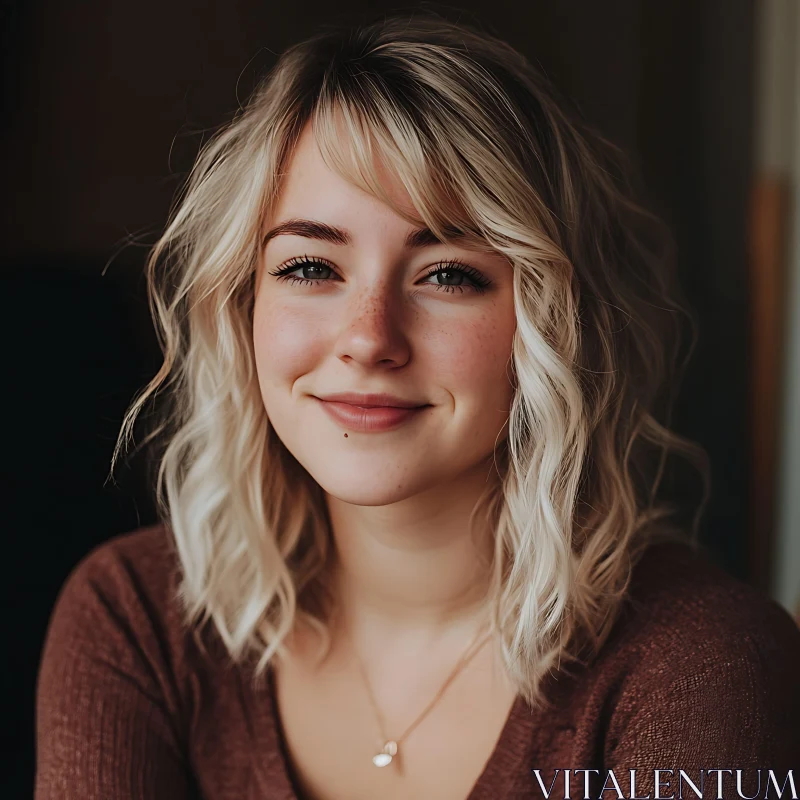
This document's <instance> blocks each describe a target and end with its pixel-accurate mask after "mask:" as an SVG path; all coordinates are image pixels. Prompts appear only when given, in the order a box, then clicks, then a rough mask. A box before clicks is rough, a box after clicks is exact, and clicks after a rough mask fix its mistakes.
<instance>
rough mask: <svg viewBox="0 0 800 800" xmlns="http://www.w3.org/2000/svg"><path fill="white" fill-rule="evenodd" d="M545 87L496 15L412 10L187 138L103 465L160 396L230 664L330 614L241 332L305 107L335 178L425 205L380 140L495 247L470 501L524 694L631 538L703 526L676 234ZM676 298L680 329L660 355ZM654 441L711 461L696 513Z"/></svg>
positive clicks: (627, 560) (167, 447) (310, 511)
mask: <svg viewBox="0 0 800 800" xmlns="http://www.w3.org/2000/svg"><path fill="white" fill-rule="evenodd" d="M556 97H557V94H556V91H555V89H554V88H553V87H552V86H551V85H549V84H548V82H547V81H546V79H545V78H544V77H543V76H542V75H541V74H540V73H539V72H538V71H537V70H536V69H535V68H534V67H533V66H532V65H531V64H530V63H529V62H528V61H527V60H526V59H525V58H524V57H523V56H522V55H521V54H520V53H518V52H517V51H515V50H514V49H513V48H512V47H510V46H509V45H508V44H506V43H504V42H503V41H501V40H499V39H498V38H496V37H495V36H493V35H490V34H488V33H485V32H483V31H481V30H478V29H477V28H474V27H472V26H469V25H465V24H456V23H453V22H449V21H447V20H445V19H443V18H441V17H440V16H438V15H434V14H430V13H420V12H414V13H404V14H398V15H393V16H388V17H382V18H380V19H379V20H378V21H375V22H372V23H363V24H361V25H357V26H355V27H353V28H346V27H335V26H334V27H328V28H325V29H323V30H321V31H320V32H319V33H318V34H316V35H314V36H312V37H311V38H309V39H307V40H306V41H303V42H301V43H299V44H296V45H294V46H293V47H290V48H289V49H288V50H287V51H286V52H284V53H283V54H282V55H281V57H280V58H279V60H278V61H277V64H276V65H275V66H274V68H273V69H272V70H271V72H270V73H269V74H268V75H267V77H266V79H265V80H264V81H263V82H262V83H261V84H260V85H259V86H258V87H257V89H256V90H255V92H254V93H253V95H252V97H251V98H250V100H249V102H248V103H247V105H246V106H245V107H244V108H242V109H240V111H239V112H238V113H237V115H236V117H235V118H234V119H233V120H232V121H231V122H230V123H229V124H227V125H225V126H224V127H222V128H221V129H220V130H219V131H218V132H217V133H216V134H215V135H214V137H213V138H212V139H211V140H210V141H208V142H207V143H206V144H205V146H204V147H203V148H202V150H201V152H200V154H199V156H198V158H197V161H196V163H195V166H194V168H193V170H192V172H191V174H190V175H189V178H188V180H187V181H186V184H185V186H184V188H183V190H182V192H181V194H180V195H179V197H178V198H177V200H176V204H175V206H174V207H173V210H172V212H171V215H170V220H169V223H168V225H167V227H166V230H165V232H164V233H163V235H162V236H161V238H160V239H159V241H158V242H157V243H156V244H155V246H154V247H153V249H152V251H151V253H150V255H149V258H148V262H147V278H148V289H149V295H150V306H151V311H152V314H153V317H154V319H155V321H156V323H157V329H158V334H159V340H160V343H161V347H162V350H163V353H164V361H163V365H162V366H161V368H160V370H159V371H158V374H157V375H156V376H155V377H154V378H153V379H152V381H151V382H150V383H149V384H148V385H147V386H146V387H145V388H144V389H143V390H142V391H141V392H140V393H139V394H138V395H137V397H136V398H135V400H134V401H133V403H132V405H131V407H130V408H129V410H128V412H127V413H126V416H125V418H124V420H123V424H122V429H121V431H120V435H119V439H118V441H117V445H116V448H115V451H114V456H113V460H112V471H113V469H114V464H115V463H116V461H117V459H118V457H119V454H120V450H121V449H122V448H123V446H125V445H127V444H129V443H130V441H131V439H132V434H133V426H134V422H135V420H136V418H137V415H138V414H139V413H140V411H142V409H143V407H144V406H145V404H146V403H147V401H148V400H149V399H155V397H156V395H157V394H159V393H163V395H164V396H165V398H166V400H167V401H168V404H167V405H166V406H165V408H164V410H163V411H162V412H161V413H160V414H159V415H158V416H157V417H156V419H157V424H156V425H155V427H154V428H153V430H152V431H151V433H150V434H149V436H148V437H147V438H146V439H145V442H143V444H144V443H146V442H148V441H150V440H151V439H154V437H155V441H160V442H162V443H163V452H161V453H160V454H159V458H158V473H157V476H156V497H157V502H158V508H159V513H160V515H161V517H162V518H163V519H164V520H165V521H166V522H167V525H168V527H169V528H170V529H171V531H172V535H173V537H174V542H175V545H176V551H177V554H178V556H179V560H180V566H181V583H180V594H179V597H180V600H181V603H182V607H183V609H184V613H185V617H186V623H187V625H188V626H190V627H192V629H193V630H195V631H196V630H198V629H199V627H200V626H201V625H203V624H205V623H210V624H211V625H212V627H213V630H214V631H215V632H216V634H217V635H218V637H219V639H220V640H221V641H222V643H223V644H224V650H225V652H226V653H227V654H228V656H229V657H230V659H232V660H233V661H235V662H237V663H242V662H243V661H244V660H245V658H249V657H250V656H254V657H255V658H256V659H257V663H256V665H255V671H254V677H255V678H258V677H259V676H263V674H265V670H266V668H267V666H268V664H269V663H270V661H271V659H272V658H273V657H274V656H275V655H276V654H277V655H278V656H280V655H282V654H283V652H284V649H283V648H284V639H285V637H286V636H287V634H288V633H289V632H290V630H291V629H292V627H293V625H294V623H295V621H296V619H302V620H304V621H305V622H307V623H309V624H311V625H313V626H314V627H315V628H316V629H317V630H318V631H320V632H321V633H322V634H323V636H324V635H325V633H326V631H327V624H326V623H327V622H328V621H329V616H328V614H329V611H330V608H331V602H332V598H331V597H330V591H329V587H328V586H327V584H326V575H327V574H328V569H327V568H328V566H329V565H330V559H331V557H332V547H331V538H330V524H329V519H328V516H327V511H326V508H325V503H324V493H323V492H322V490H321V488H320V487H319V485H318V484H317V483H316V481H314V480H313V478H311V476H310V475H309V474H308V473H307V472H306V470H305V469H304V468H303V467H302V466H301V465H300V464H299V463H298V462H297V461H296V460H295V459H294V458H293V457H292V455H291V453H289V452H288V450H287V449H286V447H285V446H284V445H283V443H282V442H281V441H280V439H279V438H278V436H277V435H276V433H275V431H274V430H273V428H272V427H271V425H270V421H269V419H268V418H267V415H266V412H265V409H264V405H263V400H262V397H261V395H260V391H259V386H258V383H257V379H256V371H255V364H254V356H253V342H252V308H253V277H254V272H255V268H256V264H257V258H258V254H259V248H260V231H261V229H262V224H263V220H264V219H265V215H267V214H268V213H269V210H270V209H271V208H272V207H273V204H274V202H275V199H276V197H277V195H278V192H279V189H280V177H281V174H282V170H283V169H284V168H285V165H286V163H287V158H288V157H289V155H290V154H291V152H292V148H293V146H294V144H295V143H296V141H297V138H298V135H299V133H300V131H301V130H302V129H303V128H304V126H305V125H306V123H310V124H311V126H312V129H313V133H314V135H315V137H316V139H317V142H318V144H319V147H320V150H321V152H322V154H323V157H324V159H325V161H326V163H328V164H329V166H330V167H331V168H332V169H335V170H337V171H338V172H339V174H341V175H342V176H343V177H345V178H346V179H347V180H349V181H351V182H352V183H353V184H355V185H356V186H359V187H360V188H362V189H364V190H366V191H368V192H370V193H372V194H373V195H374V196H375V197H377V198H379V199H380V200H382V201H383V202H385V203H387V204H388V205H389V206H391V207H392V208H393V209H394V210H395V211H396V212H397V213H398V214H400V215H401V216H404V217H405V218H406V219H408V221H409V222H418V220H412V219H410V218H409V217H408V216H407V212H403V210H402V209H399V208H396V207H395V206H394V205H393V204H392V202H391V199H390V197H388V196H387V195H386V193H385V191H384V188H383V187H382V185H381V183H380V181H379V180H378V177H377V175H376V172H375V164H374V156H375V155H376V154H380V156H381V157H382V159H383V162H384V163H385V164H387V165H389V166H390V168H391V169H392V170H393V173H394V174H396V176H397V178H398V179H399V180H400V181H402V184H403V185H404V186H405V188H406V189H407V191H408V193H409V195H410V197H411V199H412V201H413V203H414V206H415V209H416V211H417V212H418V214H419V215H420V217H421V218H422V219H423V220H424V222H425V224H426V225H427V226H428V227H429V228H430V229H431V230H432V231H433V232H434V233H435V234H436V235H437V236H438V237H439V238H440V239H442V240H443V241H447V240H448V238H449V234H451V233H452V232H453V230H455V231H457V232H458V233H460V234H462V235H466V236H467V237H469V238H470V239H471V240H474V241H475V242H476V243H480V244H481V245H482V246H489V247H490V248H492V249H493V250H496V251H498V252H500V253H503V254H505V256H507V258H508V259H509V261H510V262H511V264H512V267H513V272H514V275H513V291H514V303H515V308H516V319H517V330H516V333H515V338H514V343H513V353H512V357H511V360H510V365H509V368H510V370H511V372H512V373H513V379H514V387H515V394H514V398H513V401H512V405H511V408H510V416H509V420H508V435H507V437H506V438H505V439H504V440H503V442H502V443H500V444H499V445H498V446H497V447H496V448H495V463H496V465H497V469H498V473H499V476H500V478H501V480H499V481H497V482H495V485H493V486H490V487H489V488H488V489H487V492H486V494H485V495H484V496H483V497H482V498H481V499H480V501H479V503H478V505H477V506H476V511H475V514H474V515H473V516H474V517H475V518H478V516H480V517H481V518H482V519H483V520H489V521H490V523H491V525H492V526H493V528H492V529H493V530H494V531H496V534H495V550H494V559H493V564H492V565H491V573H492V578H491V592H490V595H489V598H488V602H489V603H490V607H491V619H492V623H493V627H494V630H495V632H496V634H497V635H498V637H499V639H500V641H501V643H502V652H503V654H504V658H505V661H506V665H507V668H508V672H509V675H510V676H511V677H512V679H513V680H514V682H515V684H516V685H517V686H518V688H519V691H520V693H521V694H523V695H524V697H525V698H526V700H527V701H528V702H529V703H530V704H532V705H533V704H537V703H539V702H546V701H545V699H544V696H543V692H542V691H541V683H542V679H543V678H544V677H545V675H546V673H547V672H549V671H550V670H551V669H552V668H553V666H554V665H556V664H557V665H558V666H559V667H563V666H564V665H562V661H563V662H565V663H566V662H569V661H580V660H581V659H582V658H584V657H585V656H588V657H589V658H590V657H591V655H592V654H594V653H596V652H597V651H598V650H599V648H600V647H601V646H602V644H603V642H604V641H605V639H606V638H607V636H608V634H609V632H610V630H611V628H612V626H613V624H614V622H615V620H616V619H617V617H618V615H619V612H620V609H621V603H622V601H623V600H624V597H625V594H626V590H627V588H628V584H629V580H630V574H631V568H632V566H633V565H634V564H635V562H636V561H637V560H638V558H639V557H640V555H641V553H642V552H643V551H644V549H645V548H646V547H647V546H648V544H650V543H651V542H653V541H655V540H656V539H679V540H685V541H687V542H689V543H692V539H691V535H692V534H693V535H695V536H696V535H697V528H698V524H699V519H700V516H701V514H702V512H703V510H704V506H705V504H706V501H707V497H708V493H709V485H710V468H709V464H708V458H707V455H706V453H705V451H704V450H703V449H702V448H701V447H700V446H699V445H697V444H696V443H693V442H691V441H689V440H687V439H685V438H682V437H681V436H679V435H677V434H676V433H674V432H673V431H671V430H670V429H669V416H670V414H671V407H672V402H673V399H674V397H669V396H666V395H668V393H669V390H670V389H672V390H674V389H675V387H676V385H677V380H678V378H679V374H680V370H682V369H683V367H685V363H686V359H688V357H689V354H690V353H691V350H692V349H693V347H694V340H695V338H696V337H695V335H694V334H695V331H696V326H695V322H694V321H693V319H692V314H691V313H690V312H689V311H688V310H687V305H686V303H685V301H684V300H682V299H681V298H680V293H679V289H678V286H677V285H676V281H675V275H674V255H673V245H672V241H671V237H670V236H669V233H668V232H667V230H666V229H665V227H664V225H663V224H662V223H661V222H660V220H659V219H658V218H656V217H655V216H653V215H652V214H650V213H648V212H647V211H645V210H644V209H643V208H642V207H640V206H639V205H637V204H636V203H635V202H634V201H633V199H632V196H633V189H632V184H631V179H630V177H628V172H630V170H629V168H628V167H627V165H626V161H625V159H624V157H623V155H622V154H621V153H620V151H619V150H618V149H617V148H616V147H614V146H613V145H612V144H610V143H609V142H608V141H606V140H605V139H603V138H602V137H601V136H600V135H599V134H597V133H596V132H595V131H593V130H592V129H591V128H590V127H588V126H587V125H586V124H585V123H583V122H582V121H581V120H580V119H579V118H578V115H577V114H572V116H568V115H567V112H566V111H565V110H564V108H563V107H562V106H563V105H564V104H562V103H558V104H557V102H556V99H555V98H556ZM336 121H339V122H341V123H342V124H343V125H344V126H345V129H346V131H347V134H348V135H347V137H341V136H338V135H337V133H338V132H339V129H337V128H335V127H334V123H335V122H336ZM682 320H683V321H684V322H688V323H689V327H690V329H691V331H692V333H693V338H692V341H691V347H690V348H689V354H687V356H686V359H685V360H684V361H683V362H682V363H681V364H678V354H679V350H680V344H681V342H682V331H681V321H682ZM665 397H666V400H665ZM659 417H660V418H661V420H662V421H659V420H658V418H659ZM670 452H672V453H675V454H677V455H678V456H679V457H680V458H681V459H682V462H683V463H689V464H693V465H694V466H695V467H696V468H697V470H698V471H699V474H700V475H701V477H702V478H703V495H702V499H701V502H700V503H699V506H698V508H697V512H696V514H695V515H694V518H693V522H692V525H691V528H692V534H687V533H685V531H684V527H685V526H682V525H679V524H676V523H674V522H671V521H670V517H671V516H672V515H673V514H674V513H675V512H677V511H679V510H681V509H680V505H675V504H673V503H669V502H666V501H663V500H660V501H658V502H657V495H658V493H659V491H660V489H661V488H662V484H663V478H664V475H665V468H666V460H667V456H668V455H669V453H670ZM695 546H696V543H695Z"/></svg>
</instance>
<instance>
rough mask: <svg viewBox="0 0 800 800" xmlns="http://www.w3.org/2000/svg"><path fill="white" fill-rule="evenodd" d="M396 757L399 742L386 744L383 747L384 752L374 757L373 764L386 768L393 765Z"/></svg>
mask: <svg viewBox="0 0 800 800" xmlns="http://www.w3.org/2000/svg"><path fill="white" fill-rule="evenodd" d="M396 755H397V742H391V741H390V742H386V744H385V745H384V746H383V752H381V753H378V754H377V755H375V756H373V757H372V763H373V764H374V765H375V766H376V767H385V766H386V765H387V764H391V763H392V756H396Z"/></svg>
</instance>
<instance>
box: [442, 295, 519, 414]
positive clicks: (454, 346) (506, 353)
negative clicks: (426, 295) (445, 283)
mask: <svg viewBox="0 0 800 800" xmlns="http://www.w3.org/2000/svg"><path fill="white" fill-rule="evenodd" d="M515 327H516V325H515V321H514V311H513V308H512V309H510V311H506V310H505V309H504V310H500V309H497V308H490V309H487V311H486V313H485V314H482V315H480V316H479V317H477V318H474V319H471V320H466V319H465V320H464V321H460V322H454V323H453V324H452V325H449V326H448V327H447V328H446V329H443V330H441V331H438V332H437V333H435V334H432V335H431V340H430V341H429V354H430V358H431V361H432V363H433V364H434V365H435V368H436V373H437V375H439V376H440V377H441V379H442V381H441V382H442V384H443V385H444V386H451V387H452V388H453V390H454V391H460V392H461V393H462V394H464V395H472V396H474V397H476V398H477V397H484V398H486V399H487V401H489V400H491V401H492V402H496V401H497V398H501V400H500V402H503V403H505V402H506V400H505V398H508V400H509V401H510V393H511V391H512V389H511V386H510V384H509V379H508V378H507V376H506V365H507V363H508V361H509V359H510V357H511V347H512V343H513V338H514V330H515Z"/></svg>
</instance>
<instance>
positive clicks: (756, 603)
mask: <svg viewBox="0 0 800 800" xmlns="http://www.w3.org/2000/svg"><path fill="white" fill-rule="evenodd" d="M601 661H602V662H603V663H604V665H605V668H606V670H607V674H608V675H609V676H610V677H611V680H610V681H609V683H607V685H606V689H607V690H609V691H611V690H612V689H613V694H614V702H613V714H612V715H611V718H610V720H609V725H608V735H607V738H606V754H607V755H609V754H613V753H614V752H617V754H618V755H620V754H626V755H628V756H632V755H635V754H636V753H637V752H644V751H646V750H647V748H648V747H649V748H654V749H655V750H657V751H658V753H659V754H660V755H664V756H665V757H669V756H674V757H675V758H680V757H682V756H683V757H685V758H687V759H689V760H691V758H692V757H696V758H704V757H707V758H709V759H711V758H717V759H719V758H723V757H731V758H736V757H738V758H741V759H744V760H747V759H751V760H758V759H759V758H764V759H769V758H775V759H778V760H780V759H781V758H783V757H784V756H785V755H787V754H788V753H789V752H790V751H793V752H795V753H796V752H797V751H798V750H800V733H798V731H800V726H798V725H797V720H798V719H800V680H798V677H797V670H796V664H797V663H798V662H800V628H798V626H797V625H796V624H795V622H794V620H792V618H791V616H790V615H789V613H788V612H787V611H786V610H785V609H784V608H783V607H782V606H780V605H779V604H778V603H776V602H775V601H774V600H772V599H770V598H769V597H768V596H767V595H765V594H763V593H762V592H760V591H759V590H757V589H755V588H754V587H751V586H750V585H748V584H746V583H744V582H742V581H740V580H738V579H736V578H734V577H733V576H731V575H729V574H728V573H727V572H726V571H725V570H724V569H723V568H722V567H720V566H719V565H717V564H716V562H715V561H714V560H713V558H712V557H711V556H710V555H709V554H708V553H706V552H705V551H703V550H702V549H700V548H695V547H693V546H690V545H688V544H681V543H677V542H674V543H673V542H670V543H660V544H656V545H652V546H651V547H650V548H648V550H647V551H646V552H645V553H644V555H643V556H642V557H641V559H640V560H639V561H638V563H637V564H636V565H635V567H634V569H633V573H632V578H631V584H630V587H629V596H628V599H627V601H626V604H625V608H624V612H623V614H622V615H621V617H620V619H619V620H618V622H617V626H616V628H615V631H614V632H613V634H612V636H611V637H610V638H609V640H608V642H607V643H606V645H605V647H604V651H603V653H602V656H601ZM631 748H633V750H632V749H631ZM762 766H765V764H762Z"/></svg>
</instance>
